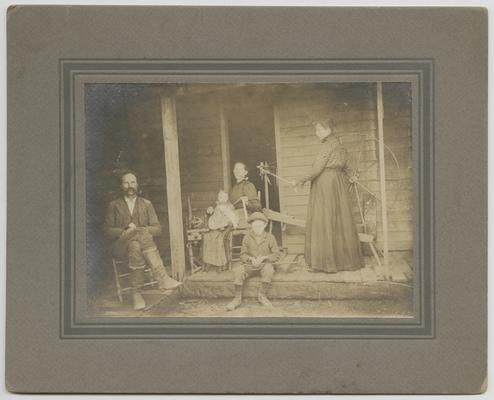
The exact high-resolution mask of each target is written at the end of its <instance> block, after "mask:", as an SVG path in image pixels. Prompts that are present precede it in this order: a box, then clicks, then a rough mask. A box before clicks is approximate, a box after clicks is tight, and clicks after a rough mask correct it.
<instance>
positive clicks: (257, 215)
mask: <svg viewBox="0 0 494 400" xmlns="http://www.w3.org/2000/svg"><path fill="white" fill-rule="evenodd" d="M258 219H260V220H261V221H264V222H265V223H266V224H267V223H268V219H267V218H266V216H265V215H264V214H263V213H262V212H259V211H256V212H254V213H252V214H251V215H250V216H249V218H248V219H247V222H248V223H251V222H254V221H255V220H258Z"/></svg>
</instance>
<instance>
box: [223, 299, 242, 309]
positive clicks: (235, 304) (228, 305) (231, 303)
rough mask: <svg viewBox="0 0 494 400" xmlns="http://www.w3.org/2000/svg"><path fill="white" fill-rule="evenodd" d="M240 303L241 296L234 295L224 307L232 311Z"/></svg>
mask: <svg viewBox="0 0 494 400" xmlns="http://www.w3.org/2000/svg"><path fill="white" fill-rule="evenodd" d="M240 304H242V298H241V297H234V298H233V300H232V301H231V302H230V303H228V304H227V306H226V309H227V310H228V311H233V310H235V309H236V308H237V307H238V306H239V305H240Z"/></svg>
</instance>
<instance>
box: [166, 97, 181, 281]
mask: <svg viewBox="0 0 494 400" xmlns="http://www.w3.org/2000/svg"><path fill="white" fill-rule="evenodd" d="M161 124H162V127H163V145H164V154H165V169H166V171H165V175H166V199H165V200H166V201H167V203H168V225H169V230H170V249H171V262H172V276H173V278H175V279H178V280H179V281H183V279H184V276H185V246H184V232H183V216H182V191H181V187H180V166H179V156H178V135H177V117H176V108H175V96H174V95H173V94H169V93H161Z"/></svg>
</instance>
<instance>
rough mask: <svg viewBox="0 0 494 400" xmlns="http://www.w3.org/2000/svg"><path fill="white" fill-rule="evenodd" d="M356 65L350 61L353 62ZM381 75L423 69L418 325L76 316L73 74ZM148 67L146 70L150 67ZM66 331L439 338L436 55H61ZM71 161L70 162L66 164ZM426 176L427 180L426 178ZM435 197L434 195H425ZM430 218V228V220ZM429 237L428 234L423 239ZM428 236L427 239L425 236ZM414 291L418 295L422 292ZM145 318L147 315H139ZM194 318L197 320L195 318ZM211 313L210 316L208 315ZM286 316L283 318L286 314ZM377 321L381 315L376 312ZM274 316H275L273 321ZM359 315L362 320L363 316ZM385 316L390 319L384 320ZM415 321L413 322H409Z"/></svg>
mask: <svg viewBox="0 0 494 400" xmlns="http://www.w3.org/2000/svg"><path fill="white" fill-rule="evenodd" d="M350 67H351V68H350ZM115 71H118V75H122V74H124V75H139V76H148V75H161V76H167V75H168V76H172V75H190V76H201V75H229V76H233V77H234V76H237V77H239V76H241V75H253V76H254V75H273V76H283V75H290V76H296V75H335V76H337V75H352V74H355V75H362V76H364V75H366V74H367V75H376V74H382V75H385V74H389V73H392V74H394V75H396V74H400V73H403V74H405V73H406V74H409V75H410V73H416V74H417V75H418V76H419V79H420V82H419V85H418V88H419V93H418V102H419V106H418V116H419V118H418V120H419V126H418V129H417V133H418V144H419V146H418V148H419V149H420V151H419V159H420V160H421V161H420V162H419V165H418V166H417V167H418V178H419V181H418V182H419V187H418V192H419V194H420V196H419V207H418V210H416V216H415V217H416V219H417V220H418V231H419V233H420V234H419V236H418V237H419V240H418V243H416V249H414V250H416V251H417V253H418V255H417V257H418V259H419V260H422V263H421V265H420V268H419V271H418V272H419V275H420V276H419V277H417V278H420V282H421V284H420V293H419V295H420V304H421V313H420V314H421V315H420V317H421V318H420V320H421V321H420V323H419V324H407V323H406V320H405V319H401V318H397V320H401V321H396V323H394V324H392V323H389V321H386V323H373V322H371V321H369V320H370V319H365V318H360V319H347V320H346V321H347V322H342V321H341V320H340V319H338V320H337V319H331V318H318V319H317V320H315V319H310V318H304V317H300V318H238V317H235V318H217V319H216V318H215V319H214V321H215V322H213V321H212V320H213V319H212V318H167V319H166V322H163V320H160V321H159V322H155V323H153V322H152V321H149V320H148V318H146V322H145V323H142V322H135V323H129V322H118V321H116V322H111V323H108V322H105V323H104V324H98V323H84V324H78V323H75V315H74V314H75V309H74V304H75V301H74V295H75V290H76V285H75V281H74V279H73V276H74V269H73V268H74V263H75V259H74V257H75V254H74V253H75V252H73V248H72V244H73V243H74V242H73V241H74V240H75V234H74V232H75V230H74V227H75V225H74V224H75V219H74V218H73V215H74V214H73V212H74V213H75V201H74V198H73V196H72V193H71V192H72V190H73V187H72V183H73V182H72V181H73V177H72V168H71V167H72V166H73V162H74V158H75V146H72V145H73V142H74V141H73V134H74V116H75V110H74V108H73V107H74V97H73V96H74V90H73V89H74V80H75V77H76V75H78V74H84V75H110V74H113V73H115ZM143 71H145V72H143ZM59 75H60V182H61V185H60V198H61V204H63V208H62V209H61V214H60V229H61V232H62V236H61V237H62V241H61V246H60V266H61V268H60V290H61V292H60V293H61V295H60V338H63V339H71V338H77V339H80V338H88V339H89V338H97V339H103V338H108V339H134V338H145V339H167V338H170V339H213V338H217V339H268V338H269V339H327V338H331V339H335V338H341V339H363V338H365V339H410V338H416V339H431V338H434V337H435V307H434V304H435V302H434V257H435V252H434V219H433V217H434V136H433V131H434V118H433V116H434V111H433V107H434V101H433V94H434V83H433V82H434V81H433V78H434V76H433V75H434V62H433V60H432V59H399V60H392V59H381V60H379V59H372V60H371V59H352V60H331V59H317V60H313V59H310V60H308V59H307V60H306V59H291V60H287V59H283V60H275V59H272V60H267V59H257V60H255V59H232V60H224V59H208V60H196V59H170V60H131V59H126V60H119V59H98V60H95V59H92V60H80V59H60V64H59ZM67 166H69V167H67ZM424 181H425V182H424ZM426 199H428V200H429V201H428V202H427V201H425V200H426ZM424 220H425V221H427V222H428V225H429V226H428V227H425V226H424V225H425V224H423V221H424ZM424 236H425V238H424ZM425 239H427V240H425ZM414 295H417V293H415V294H414ZM139 320H140V321H142V318H139ZM192 320H193V321H192ZM204 320H207V323H204V322H203V321H204ZM280 320H282V321H280ZM372 320H375V319H372ZM273 321H275V322H273ZM356 321H358V323H356ZM383 322H384V321H383ZM407 325H408V326H407Z"/></svg>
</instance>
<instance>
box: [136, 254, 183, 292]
mask: <svg viewBox="0 0 494 400" xmlns="http://www.w3.org/2000/svg"><path fill="white" fill-rule="evenodd" d="M142 254H143V256H144V258H145V259H146V261H147V263H148V265H149V267H150V268H151V269H152V271H153V274H154V278H155V279H156V280H157V281H158V286H159V288H160V290H172V289H176V288H178V287H179V286H180V285H181V284H182V282H179V281H176V280H175V279H173V278H171V277H170V276H168V274H167V273H166V270H165V267H164V266H163V261H162V260H161V256H160V253H159V251H158V249H156V248H155V249H151V250H145V251H143V252H142Z"/></svg>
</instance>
